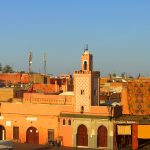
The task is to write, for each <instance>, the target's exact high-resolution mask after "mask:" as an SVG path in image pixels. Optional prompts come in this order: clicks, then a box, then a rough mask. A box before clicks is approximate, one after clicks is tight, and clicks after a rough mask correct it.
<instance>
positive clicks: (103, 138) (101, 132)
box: [97, 126, 107, 147]
mask: <svg viewBox="0 0 150 150" xmlns="http://www.w3.org/2000/svg"><path fill="white" fill-rule="evenodd" d="M97 146H98V147H107V128H106V127H104V126H100V127H99V128H98V134H97Z"/></svg>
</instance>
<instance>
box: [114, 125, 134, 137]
mask: <svg viewBox="0 0 150 150" xmlns="http://www.w3.org/2000/svg"><path fill="white" fill-rule="evenodd" d="M117 134H118V135H131V125H117Z"/></svg>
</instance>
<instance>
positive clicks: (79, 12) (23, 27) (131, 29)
mask: <svg viewBox="0 0 150 150" xmlns="http://www.w3.org/2000/svg"><path fill="white" fill-rule="evenodd" d="M86 44H88V45H89V50H90V52H91V53H93V55H94V68H95V70H99V71H101V74H102V75H107V74H108V73H114V72H115V73H117V74H120V73H122V72H126V73H127V74H131V75H135V76H137V75H138V74H139V73H141V74H143V75H150V66H149V64H150V1H149V0H124V1H120V0H113V1H112V0H21V1H20V0H13V1H10V0H1V1H0V63H2V65H6V64H10V65H11V66H12V67H13V68H14V69H15V70H26V71H27V70H28V54H29V51H32V53H33V71H37V72H39V71H40V72H43V54H44V53H47V57H48V60H47V72H48V73H50V74H54V75H58V74H63V73H72V72H73V71H74V70H79V69H80V57H81V54H82V53H83V50H84V47H85V45H86Z"/></svg>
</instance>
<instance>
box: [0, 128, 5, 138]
mask: <svg viewBox="0 0 150 150" xmlns="http://www.w3.org/2000/svg"><path fill="white" fill-rule="evenodd" d="M5 139H6V129H5V127H4V126H2V125H0V140H5Z"/></svg>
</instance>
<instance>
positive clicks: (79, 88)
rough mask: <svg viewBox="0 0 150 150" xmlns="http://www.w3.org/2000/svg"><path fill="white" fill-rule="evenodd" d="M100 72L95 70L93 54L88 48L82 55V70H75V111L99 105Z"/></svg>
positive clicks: (86, 109) (86, 110)
mask: <svg viewBox="0 0 150 150" xmlns="http://www.w3.org/2000/svg"><path fill="white" fill-rule="evenodd" d="M99 78H100V72H99V71H93V55H92V54H90V52H89V51H88V48H86V49H84V52H83V54H82V56H81V70H80V71H75V72H74V95H75V101H74V102H75V103H74V106H75V111H76V112H81V113H84V112H89V111H90V108H91V106H98V105H99Z"/></svg>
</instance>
